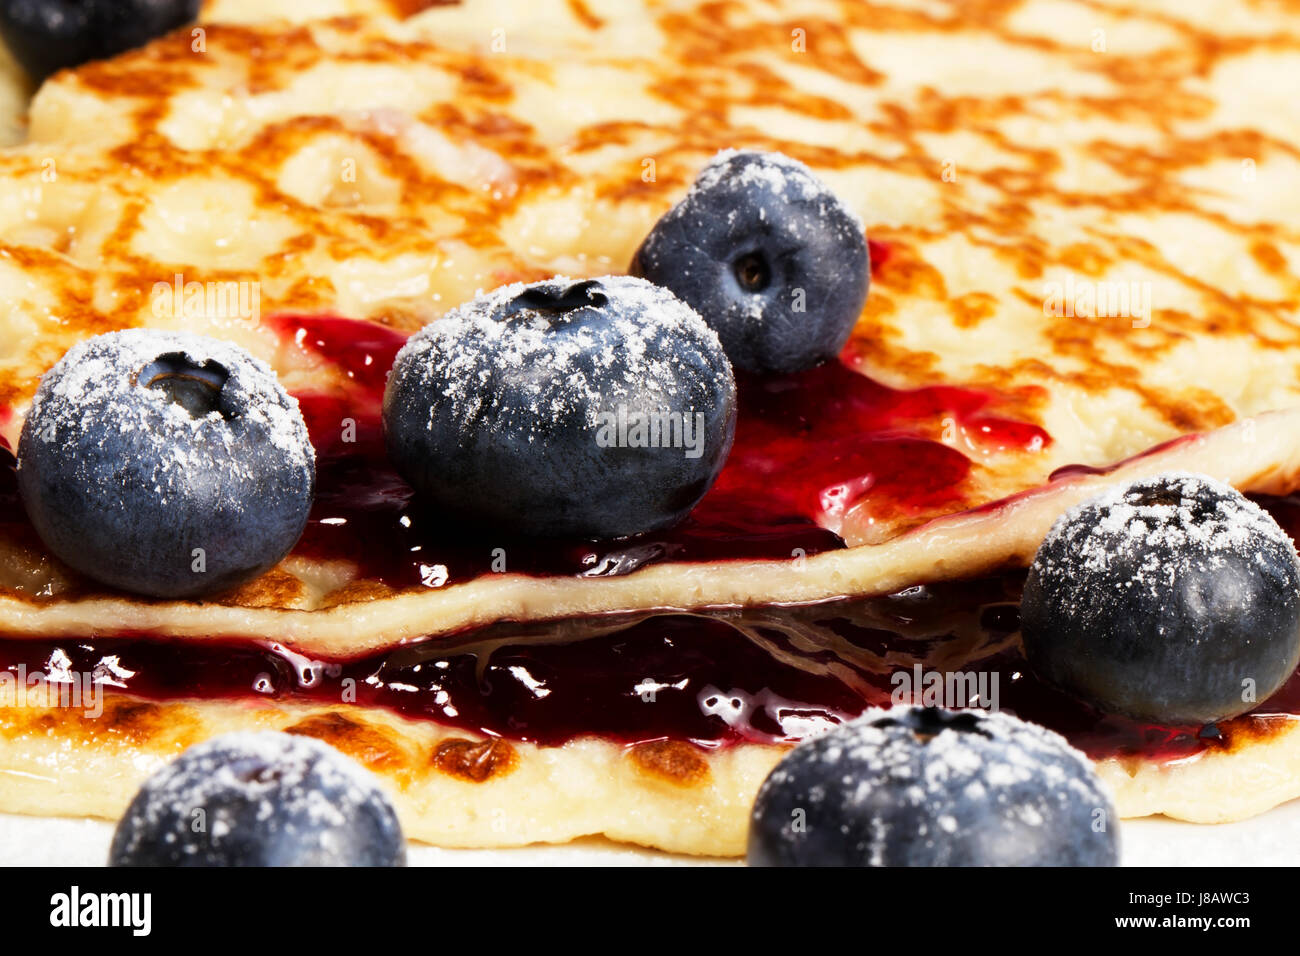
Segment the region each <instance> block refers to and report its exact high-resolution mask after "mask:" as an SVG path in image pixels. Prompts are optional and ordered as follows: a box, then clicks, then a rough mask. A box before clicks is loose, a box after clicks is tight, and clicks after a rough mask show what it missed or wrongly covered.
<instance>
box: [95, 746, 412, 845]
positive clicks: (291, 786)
mask: <svg viewBox="0 0 1300 956" xmlns="http://www.w3.org/2000/svg"><path fill="white" fill-rule="evenodd" d="M109 865H110V866H405V865H406V842H405V840H404V839H403V837H402V828H401V826H400V824H399V823H398V821H397V814H396V812H394V810H393V806H392V804H391V803H390V802H389V800H388V797H387V796H385V794H384V792H383V790H381V789H380V787H379V784H378V781H377V780H376V779H375V777H374V776H373V775H372V774H370V773H369V772H367V771H366V770H365V769H364V768H363V767H361V765H360V764H358V763H356V762H355V761H353V760H352V759H351V758H350V757H345V756H344V755H343V754H341V753H339V752H338V751H337V750H335V749H334V748H333V747H330V746H328V745H326V744H324V743H321V742H320V741H319V740H314V739H312V738H310V737H297V736H292V735H290V734H284V733H277V732H273V731H260V732H244V733H231V734H223V735H222V736H220V737H213V738H212V739H211V740H208V741H206V742H204V743H201V744H199V745H198V746H195V747H191V748H190V749H189V750H187V751H185V752H184V753H183V754H181V755H180V757H178V758H177V759H176V760H174V761H172V762H171V763H169V764H168V765H167V766H165V767H163V768H162V769H161V770H159V771H158V772H157V773H155V774H154V775H153V776H152V777H150V778H149V779H148V780H146V781H145V783H144V786H143V787H141V788H140V791H139V792H138V793H137V794H136V796H135V799H134V800H132V801H131V805H130V806H129V807H127V810H126V814H125V816H123V817H122V819H121V821H120V822H119V823H118V825H117V830H116V831H115V832H114V834H113V844H112V846H111V847H110V849H109Z"/></svg>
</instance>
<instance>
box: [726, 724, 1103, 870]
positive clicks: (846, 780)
mask: <svg viewBox="0 0 1300 956" xmlns="http://www.w3.org/2000/svg"><path fill="white" fill-rule="evenodd" d="M1115 821H1116V816H1115V808H1114V804H1113V802H1112V800H1111V798H1110V796H1109V794H1108V793H1107V792H1106V790H1105V788H1104V787H1103V786H1102V784H1101V781H1100V780H1099V779H1098V778H1097V775H1096V773H1095V772H1094V770H1093V769H1092V765H1091V764H1090V763H1089V762H1088V759H1087V758H1086V757H1085V756H1084V755H1083V754H1081V753H1079V752H1078V751H1077V750H1075V749H1073V748H1072V747H1071V746H1070V745H1069V744H1068V743H1066V741H1065V739H1064V738H1062V737H1060V736H1058V735H1057V734H1054V733H1052V732H1051V731H1049V730H1046V729H1044V728H1042V727H1039V726H1037V725H1035V724H1030V723H1026V722H1025V721H1022V720H1018V719H1016V718H1015V717H1012V716H1010V715H1008V714H1001V713H985V712H980V711H948V710H940V709H937V708H919V707H896V708H894V709H892V710H874V711H870V712H868V713H866V714H864V715H863V716H862V717H860V718H858V719H857V720H854V721H851V722H850V723H847V724H843V725H841V726H839V727H836V728H835V729H833V730H831V731H829V732H828V733H826V734H823V735H821V736H819V737H815V738H813V739H811V740H807V741H805V742H804V743H802V744H800V745H799V746H798V747H796V748H795V749H794V750H792V751H791V752H790V753H789V754H788V755H787V756H786V757H785V758H784V759H783V760H782V761H781V762H780V763H779V764H778V765H777V766H776V769H774V770H773V771H772V773H771V774H770V775H769V776H768V778H767V780H766V781H764V783H763V786H762V788H761V789H760V790H759V793H758V798H757V800H756V801H755V803H754V809H753V813H752V815H751V819H750V830H749V851H748V861H749V864H750V865H751V866H1115V865H1117V863H1118V861H1119V839H1118V835H1117V833H1116V829H1115Z"/></svg>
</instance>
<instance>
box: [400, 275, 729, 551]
mask: <svg viewBox="0 0 1300 956" xmlns="http://www.w3.org/2000/svg"><path fill="white" fill-rule="evenodd" d="M735 418H736V386H735V380H734V378H733V376H732V372H731V366H730V364H729V363H728V362H727V357H726V355H725V354H724V353H723V350H722V346H721V345H720V343H719V342H718V337H717V336H716V335H715V334H714V333H713V332H712V331H711V330H710V329H709V328H708V326H706V325H705V324H704V322H703V321H701V319H700V317H699V316H698V315H696V314H695V313H694V312H693V311H692V310H691V309H690V307H688V306H686V305H685V304H683V303H682V302H681V301H679V300H678V299H677V298H675V297H674V296H673V294H672V293H671V292H669V291H667V290H666V289H661V288H659V287H657V286H654V285H652V284H650V283H649V282H645V281H644V280H641V279H634V278H630V277H627V276H607V277H605V278H601V279H588V280H585V281H581V282H577V281H574V280H571V279H566V278H563V277H557V278H554V279H549V280H546V281H544V282H537V283H533V284H531V285H524V284H515V285H511V286H505V287H503V288H500V289H497V290H495V291H493V292H490V293H488V294H487V295H484V296H480V297H479V298H478V299H475V300H474V301H473V302H470V303H468V304H467V305H463V306H461V307H459V308H457V309H453V310H452V311H451V312H449V313H448V314H447V315H446V316H444V317H443V318H442V319H439V320H438V321H436V322H434V323H432V324H430V325H428V326H426V327H425V328H424V329H422V330H421V331H419V332H417V333H416V334H415V335H413V336H412V337H411V339H410V341H409V342H408V343H407V344H406V346H405V347H403V349H402V350H401V351H400V352H399V353H398V355H397V358H396V360H395V362H394V363H393V371H392V374H391V375H390V376H389V380H388V387H387V390H386V391H385V394H384V431H385V435H386V440H387V444H388V450H389V456H390V458H391V459H392V461H393V463H394V464H395V465H396V466H397V468H398V470H399V471H400V472H401V473H402V475H403V476H404V477H405V478H406V479H407V481H409V482H410V483H411V485H412V486H413V487H414V488H415V489H416V491H418V492H419V493H420V494H421V495H422V496H423V497H424V498H425V499H426V500H429V501H432V502H434V503H437V504H438V505H440V506H442V507H443V508H445V509H446V510H447V511H448V512H449V513H451V514H453V515H455V516H457V517H459V518H461V519H469V520H473V521H480V522H487V523H490V524H494V525H497V526H501V527H505V528H510V529H515V530H518V531H521V532H523V533H525V534H533V535H542V536H571V537H596V538H611V537H620V536H624V535H630V534H635V533H638V532H644V531H653V530H657V529H660V528H665V527H668V526H670V525H673V524H675V523H677V522H678V521H680V520H681V519H682V518H683V517H685V516H686V514H687V513H688V512H689V511H690V510H691V509H692V508H693V507H694V506H695V504H696V503H697V502H698V501H699V500H700V498H702V497H703V496H704V493H705V492H706V491H708V490H709V488H710V486H711V485H712V484H713V482H714V479H716V478H717V476H718V472H719V471H721V469H722V465H723V463H724V462H725V461H726V457H727V453H728V451H729V450H730V448H731V441H732V437H733V435H734V432H735Z"/></svg>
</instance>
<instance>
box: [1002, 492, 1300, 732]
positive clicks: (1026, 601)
mask: <svg viewBox="0 0 1300 956" xmlns="http://www.w3.org/2000/svg"><path fill="white" fill-rule="evenodd" d="M1021 627H1022V631H1023V638H1024V644H1025V653H1026V656H1027V658H1028V659H1029V663H1030V665H1031V666H1032V667H1033V669H1034V672H1035V673H1036V674H1038V676H1039V677H1041V678H1042V679H1043V680H1045V681H1047V682H1048V683H1050V684H1053V685H1055V686H1056V687H1058V688H1060V689H1062V690H1064V691H1066V692H1067V693H1069V694H1072V695H1074V696H1076V697H1078V698H1079V699H1081V700H1083V701H1085V702H1086V703H1089V704H1091V705H1093V706H1094V707H1096V708H1097V709H1099V710H1102V711H1105V712H1108V713H1114V714H1120V715H1124V716H1127V717H1132V718H1135V719H1137V720H1144V721H1149V722H1151V723H1158V724H1165V725H1195V724H1207V723H1213V722H1215V721H1218V720H1223V719H1225V718H1228V717H1233V716H1236V715H1237V714H1241V713H1244V712H1245V711H1248V710H1251V709H1253V708H1254V707H1255V706H1256V704H1257V703H1259V702H1262V701H1264V700H1266V699H1267V698H1268V697H1269V696H1270V695H1271V694H1272V693H1273V692H1274V691H1276V690H1277V689H1278V688H1279V687H1281V686H1282V684H1283V683H1284V682H1285V681H1286V680H1287V678H1289V677H1290V676H1291V674H1292V673H1293V672H1294V671H1295V669H1296V664H1297V662H1298V661H1300V560H1298V559H1297V556H1296V551H1295V547H1294V545H1293V544H1292V543H1291V539H1290V538H1289V537H1287V535H1286V532H1284V531H1283V530H1282V529H1281V527H1279V526H1278V524H1277V522H1276V521H1274V520H1273V518H1272V517H1271V516H1270V515H1269V514H1268V513H1267V512H1266V511H1264V510H1263V509H1262V508H1260V507H1259V506H1258V505H1256V504H1255V503H1254V502H1252V501H1250V500H1249V499H1247V498H1246V497H1244V496H1243V495H1241V494H1240V493H1239V492H1237V491H1236V490H1235V489H1233V488H1231V487H1229V486H1228V485H1225V484H1222V483H1220V482H1218V481H1215V480H1213V479H1211V478H1206V477H1204V476H1198V475H1190V474H1166V475H1158V476H1156V477H1153V478H1147V479H1143V480H1141V481H1137V482H1135V483H1133V484H1131V485H1128V486H1125V487H1119V488H1116V489H1113V490H1111V491H1108V492H1106V493H1105V494H1103V495H1101V496H1099V497H1097V498H1094V499H1092V500H1091V501H1087V502H1084V503H1083V504H1082V505H1080V506H1079V507H1077V508H1075V509H1073V510H1071V511H1069V512H1067V513H1066V514H1065V515H1063V516H1062V517H1061V518H1060V519H1059V520H1058V521H1057V522H1056V524H1055V526H1054V527H1053V528H1052V530H1051V532H1050V533H1049V534H1048V535H1047V538H1046V539H1045V540H1044V541H1043V543H1042V546H1041V547H1040V548H1039V549H1038V554H1037V555H1036V556H1035V558H1034V562H1033V565H1032V566H1031V567H1030V570H1029V577H1028V580H1027V582H1026V584H1025V592H1024V598H1023V603H1022V610H1021Z"/></svg>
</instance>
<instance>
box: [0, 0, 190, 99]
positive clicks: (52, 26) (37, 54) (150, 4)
mask: <svg viewBox="0 0 1300 956" xmlns="http://www.w3.org/2000/svg"><path fill="white" fill-rule="evenodd" d="M199 4H200V0H0V37H3V38H4V41H5V43H6V45H7V46H8V47H9V50H10V52H11V53H13V55H14V58H15V59H16V60H18V62H19V63H21V64H22V66H23V69H25V70H26V71H27V72H28V73H29V74H30V75H31V76H32V78H33V79H35V80H38V81H39V80H43V79H45V78H46V77H47V76H49V75H50V74H51V73H53V72H55V71H56V70H62V69H64V68H66V67H71V66H79V65H80V64H82V63H86V62H89V61H90V60H102V59H105V58H106V57H110V56H113V55H114V54H117V53H121V52H123V51H125V50H132V49H135V48H136V47H139V46H144V45H145V44H146V43H148V42H149V41H150V40H152V39H154V38H155V37H160V36H162V35H163V34H164V33H169V32H170V31H172V30H174V29H176V28H177V27H180V26H183V25H184V24H186V23H191V22H193V21H194V20H195V19H197V18H198V15H199Z"/></svg>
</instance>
